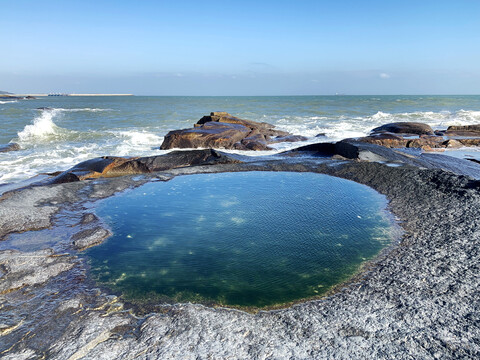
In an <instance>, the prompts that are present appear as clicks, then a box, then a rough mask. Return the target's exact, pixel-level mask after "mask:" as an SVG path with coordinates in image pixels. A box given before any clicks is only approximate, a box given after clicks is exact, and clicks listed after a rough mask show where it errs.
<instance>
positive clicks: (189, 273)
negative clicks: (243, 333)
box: [86, 172, 396, 308]
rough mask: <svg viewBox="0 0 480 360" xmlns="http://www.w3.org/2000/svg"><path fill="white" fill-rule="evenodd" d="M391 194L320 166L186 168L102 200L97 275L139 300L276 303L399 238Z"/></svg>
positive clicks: (302, 295) (321, 286)
mask: <svg viewBox="0 0 480 360" xmlns="http://www.w3.org/2000/svg"><path fill="white" fill-rule="evenodd" d="M386 206H387V201H386V199H385V197H384V196H382V195H380V194H379V193H377V192H375V191H374V190H372V189H371V188H369V187H366V186H364V185H360V184H357V183H354V182H351V181H347V180H343V179H339V178H335V177H331V176H327V175H321V174H314V173H289V172H245V173H223V174H200V175H188V176H179V177H176V178H174V179H172V180H170V181H168V182H152V183H147V184H145V185H143V186H140V187H138V188H136V189H133V190H130V191H127V192H125V193H122V194H120V195H117V196H114V197H111V198H108V199H106V200H103V201H102V202H101V203H100V204H99V205H98V207H97V211H96V212H97V214H98V215H99V216H100V217H101V218H102V219H103V220H104V221H105V222H106V223H107V224H108V225H109V226H110V227H111V229H112V231H113V233H114V235H113V237H111V238H109V239H108V240H107V241H106V242H104V243H103V244H101V245H99V246H96V247H93V248H91V249H89V250H87V251H86V256H88V258H89V261H90V264H91V275H92V276H93V278H94V279H95V280H96V281H97V282H98V283H99V284H100V285H102V286H105V287H107V288H109V289H111V291H113V292H115V293H118V294H122V295H123V297H124V298H125V299H127V300H129V301H132V302H141V303H145V302H148V303H158V302H169V303H172V302H199V303H205V304H218V305H224V306H237V307H256V308H262V307H271V306H276V305H281V304H287V303H289V302H293V301H297V300H300V299H306V298H312V297H315V296H320V295H322V294H324V293H325V292H327V291H328V290H329V289H330V288H331V287H332V286H334V285H336V284H339V283H341V282H343V281H345V280H348V279H349V278H350V277H351V276H352V275H353V274H354V273H355V272H356V271H358V269H359V267H360V266H361V264H362V263H364V262H365V261H367V260H369V259H372V258H373V257H374V256H375V255H377V254H378V253H379V251H380V250H381V249H382V248H383V247H385V246H387V245H388V244H390V243H391V241H392V240H393V239H394V237H395V233H396V229H395V225H394V223H393V222H392V219H391V216H390V215H389V214H388V213H387V211H386V210H385V208H386Z"/></svg>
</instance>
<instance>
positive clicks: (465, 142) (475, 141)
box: [456, 138, 480, 146]
mask: <svg viewBox="0 0 480 360" xmlns="http://www.w3.org/2000/svg"><path fill="white" fill-rule="evenodd" d="M456 140H457V141H458V142H459V143H461V144H462V145H463V146H480V138H476V139H456Z"/></svg>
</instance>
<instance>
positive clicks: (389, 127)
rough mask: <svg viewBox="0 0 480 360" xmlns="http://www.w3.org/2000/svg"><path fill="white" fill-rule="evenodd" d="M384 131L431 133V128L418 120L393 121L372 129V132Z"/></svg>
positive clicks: (415, 133)
mask: <svg viewBox="0 0 480 360" xmlns="http://www.w3.org/2000/svg"><path fill="white" fill-rule="evenodd" d="M385 132H389V133H394V134H414V135H433V129H432V128H431V127H430V125H427V124H423V123H418V122H395V123H390V124H385V125H382V126H379V127H377V128H375V129H373V130H372V133H385Z"/></svg>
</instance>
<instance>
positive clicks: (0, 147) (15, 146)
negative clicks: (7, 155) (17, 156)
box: [0, 143, 21, 153]
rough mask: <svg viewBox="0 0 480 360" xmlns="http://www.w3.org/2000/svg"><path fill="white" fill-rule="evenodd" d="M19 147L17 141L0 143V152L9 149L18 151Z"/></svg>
mask: <svg viewBox="0 0 480 360" xmlns="http://www.w3.org/2000/svg"><path fill="white" fill-rule="evenodd" d="M20 149H21V147H20V145H19V144H17V143H9V144H5V145H0V153H3V152H9V151H18V150H20Z"/></svg>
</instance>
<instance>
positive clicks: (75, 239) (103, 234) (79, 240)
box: [71, 226, 112, 250]
mask: <svg viewBox="0 0 480 360" xmlns="http://www.w3.org/2000/svg"><path fill="white" fill-rule="evenodd" d="M110 236H112V233H111V232H110V231H108V230H106V229H104V228H103V227H101V226H96V227H94V228H93V229H86V230H83V231H80V232H78V233H76V234H75V235H73V236H72V238H71V240H72V245H73V247H74V249H76V250H84V249H86V248H89V247H91V246H94V245H97V244H100V243H101V242H102V241H103V240H105V239H106V238H108V237H110Z"/></svg>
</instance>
